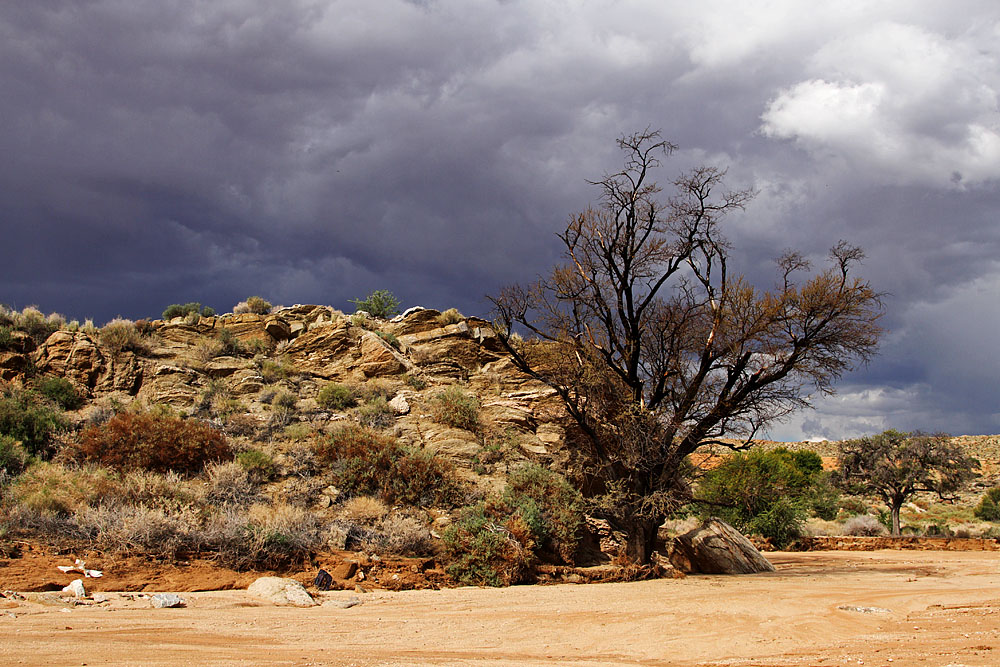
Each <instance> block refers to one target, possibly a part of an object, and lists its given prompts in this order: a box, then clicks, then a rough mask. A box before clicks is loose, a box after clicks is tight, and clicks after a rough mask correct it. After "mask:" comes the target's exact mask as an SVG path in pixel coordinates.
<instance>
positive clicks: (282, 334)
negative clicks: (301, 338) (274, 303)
mask: <svg viewBox="0 0 1000 667" xmlns="http://www.w3.org/2000/svg"><path fill="white" fill-rule="evenodd" d="M264 331H266V332H267V333H268V335H270V336H271V338H273V339H274V340H287V339H289V338H291V337H292V329H291V327H290V326H289V325H288V322H286V321H285V320H283V319H282V318H280V317H275V316H273V315H272V316H271V317H269V318H267V319H266V320H265V321H264Z"/></svg>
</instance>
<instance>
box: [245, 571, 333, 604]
mask: <svg viewBox="0 0 1000 667" xmlns="http://www.w3.org/2000/svg"><path fill="white" fill-rule="evenodd" d="M247 592H248V593H250V594H252V595H256V596H257V597H259V598H263V599H264V600H268V601H270V602H273V603H274V604H276V605H279V606H282V607H314V606H316V601H315V600H313V598H312V596H311V595H309V593H308V592H307V591H306V589H305V587H304V586H303V585H302V584H300V583H299V582H297V581H295V580H294V579H283V578H281V577H261V578H260V579H258V580H257V581H255V582H253V583H252V584H250V586H249V587H247Z"/></svg>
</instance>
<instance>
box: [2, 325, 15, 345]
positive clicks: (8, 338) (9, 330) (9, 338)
mask: <svg viewBox="0 0 1000 667" xmlns="http://www.w3.org/2000/svg"><path fill="white" fill-rule="evenodd" d="M13 340H14V329H13V327H10V326H7V325H0V350H2V349H4V348H6V347H9V346H10V344H11V343H12V342H13Z"/></svg>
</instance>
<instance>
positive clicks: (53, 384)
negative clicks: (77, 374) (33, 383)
mask: <svg viewBox="0 0 1000 667" xmlns="http://www.w3.org/2000/svg"><path fill="white" fill-rule="evenodd" d="M38 393H40V394H41V395H42V396H45V397H46V398H48V399H49V400H50V401H52V402H53V403H55V404H56V405H58V406H59V407H61V408H62V409H63V410H76V409H77V408H79V407H80V406H81V405H83V400H84V399H83V396H81V395H80V393H79V392H78V391H77V390H76V387H75V386H73V383H72V382H70V381H69V380H67V379H66V378H63V377H52V376H49V377H46V378H43V379H42V380H41V381H39V382H38Z"/></svg>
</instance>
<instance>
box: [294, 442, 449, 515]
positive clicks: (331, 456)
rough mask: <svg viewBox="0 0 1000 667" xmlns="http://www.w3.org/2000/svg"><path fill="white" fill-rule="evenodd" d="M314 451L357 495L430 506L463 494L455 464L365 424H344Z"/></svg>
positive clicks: (346, 488)
mask: <svg viewBox="0 0 1000 667" xmlns="http://www.w3.org/2000/svg"><path fill="white" fill-rule="evenodd" d="M313 451H314V453H315V455H316V457H317V458H318V459H319V460H320V461H322V462H324V463H328V464H331V466H332V468H333V474H334V477H335V478H336V480H337V481H336V485H337V486H338V487H340V488H341V489H343V491H344V492H346V493H347V494H349V495H352V496H366V495H367V496H377V497H379V498H381V499H382V500H384V501H385V502H386V503H404V504H408V505H420V506H426V505H447V504H451V503H453V502H455V501H456V500H457V499H458V498H460V497H461V495H462V489H461V486H460V484H459V482H458V480H457V478H456V477H455V471H454V468H453V467H452V466H451V464H450V463H448V462H447V461H445V460H444V459H441V458H440V457H438V456H435V455H434V454H432V453H431V452H428V451H426V450H418V449H413V448H410V447H406V446H404V445H401V444H400V443H399V442H398V441H397V440H396V439H395V438H392V437H390V436H388V435H385V434H383V433H380V432H378V431H375V430H372V429H370V428H366V427H364V426H360V425H357V424H344V425H342V426H340V427H338V428H337V429H336V430H334V431H333V432H332V433H331V434H330V435H329V437H327V438H326V439H325V440H320V441H318V442H316V443H314V444H313Z"/></svg>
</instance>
